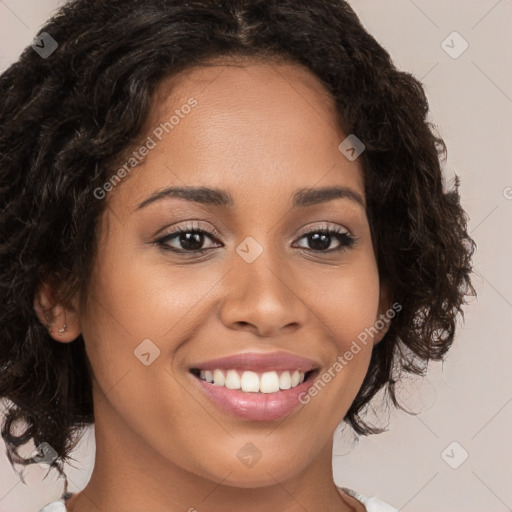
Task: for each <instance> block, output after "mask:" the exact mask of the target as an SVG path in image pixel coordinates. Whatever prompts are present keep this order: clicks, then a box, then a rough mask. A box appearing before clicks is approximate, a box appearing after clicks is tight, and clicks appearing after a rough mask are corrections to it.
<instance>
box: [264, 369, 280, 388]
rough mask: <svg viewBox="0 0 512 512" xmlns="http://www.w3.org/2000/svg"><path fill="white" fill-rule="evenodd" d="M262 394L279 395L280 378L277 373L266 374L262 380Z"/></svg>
mask: <svg viewBox="0 0 512 512" xmlns="http://www.w3.org/2000/svg"><path fill="white" fill-rule="evenodd" d="M260 391H261V392H262V393H277V392H278V391H279V377H278V376H277V373H276V372H265V373H264V374H263V375H262V376H261V379H260Z"/></svg>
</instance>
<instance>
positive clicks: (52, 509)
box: [39, 487, 398, 512]
mask: <svg viewBox="0 0 512 512" xmlns="http://www.w3.org/2000/svg"><path fill="white" fill-rule="evenodd" d="M338 489H341V490H342V491H344V492H345V493H347V494H349V495H350V496H352V497H353V498H355V499H356V500H358V501H360V502H361V503H362V504H363V505H364V506H365V508H366V512H398V509H397V508H395V507H392V506H391V505H388V504H387V503H385V502H384V501H382V500H381V499H379V498H377V497H376V496H373V497H372V498H368V497H366V496H363V495H362V494H359V493H358V492H356V491H353V490H352V489H348V488H347V487H338ZM39 512H67V511H66V505H65V504H64V500H62V499H61V500H59V501H54V502H53V503H49V504H48V505H46V506H45V507H43V508H42V509H41V510H40V511H39Z"/></svg>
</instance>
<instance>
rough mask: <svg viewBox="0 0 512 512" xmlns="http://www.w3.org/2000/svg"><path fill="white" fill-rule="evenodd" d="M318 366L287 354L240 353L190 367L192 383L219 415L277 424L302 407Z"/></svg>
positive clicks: (317, 371) (308, 360)
mask: <svg viewBox="0 0 512 512" xmlns="http://www.w3.org/2000/svg"><path fill="white" fill-rule="evenodd" d="M320 368H321V365H320V364H319V363H317V362H316V361H313V360H311V359H306V358H303V357H300V356H296V355H294V354H290V353H286V352H273V353H266V354H263V353H242V354H235V355H232V356H228V357H224V358H220V359H215V360H211V361H205V362H201V363H196V364H193V365H192V366H191V367H190V368H189V374H190V375H191V378H192V381H191V382H192V384H193V385H195V386H197V388H198V389H199V390H200V393H201V394H202V395H203V396H204V398H205V399H206V401H207V402H209V403H211V404H212V405H213V406H215V407H216V409H217V410H218V412H220V413H221V414H224V415H225V414H227V415H229V416H230V417H232V418H233V417H235V418H237V419H242V420H246V421H258V422H263V421H276V420H280V419H282V418H284V417H285V416H288V415H290V414H291V413H293V412H294V411H295V410H296V409H298V408H299V407H300V406H304V402H303V401H301V397H303V396H305V395H306V393H307V391H308V389H309V388H310V387H311V386H312V385H313V384H314V381H315V378H316V377H317V375H318V374H319V373H320Z"/></svg>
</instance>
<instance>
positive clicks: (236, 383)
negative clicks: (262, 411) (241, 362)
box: [224, 370, 240, 389]
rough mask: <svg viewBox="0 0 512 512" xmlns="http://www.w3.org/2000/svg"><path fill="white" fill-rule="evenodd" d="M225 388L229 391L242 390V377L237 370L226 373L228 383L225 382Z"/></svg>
mask: <svg viewBox="0 0 512 512" xmlns="http://www.w3.org/2000/svg"><path fill="white" fill-rule="evenodd" d="M224 386H226V387H227V388H228V389H240V377H239V376H238V373H236V372H235V370H228V373H226V381H225V382H224Z"/></svg>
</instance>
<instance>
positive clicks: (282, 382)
mask: <svg viewBox="0 0 512 512" xmlns="http://www.w3.org/2000/svg"><path fill="white" fill-rule="evenodd" d="M279 387H280V388H281V389H290V388H291V387H292V377H291V375H290V372H283V373H282V374H281V377H279Z"/></svg>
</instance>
